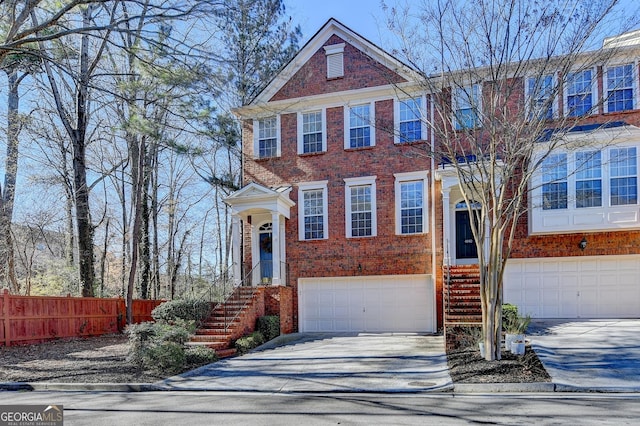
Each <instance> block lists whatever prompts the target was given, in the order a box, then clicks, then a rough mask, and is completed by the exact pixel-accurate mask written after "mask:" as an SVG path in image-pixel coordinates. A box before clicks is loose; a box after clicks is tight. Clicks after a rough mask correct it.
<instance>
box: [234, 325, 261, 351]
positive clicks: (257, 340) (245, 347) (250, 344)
mask: <svg viewBox="0 0 640 426" xmlns="http://www.w3.org/2000/svg"><path fill="white" fill-rule="evenodd" d="M263 343H264V336H263V335H262V333H260V332H259V331H254V332H253V333H251V334H249V335H248V336H244V337H241V338H239V339H238V340H236V350H237V351H238V354H239V355H244V354H246V353H247V352H249V351H250V350H251V349H253V348H257V347H258V346H260V345H262V344H263Z"/></svg>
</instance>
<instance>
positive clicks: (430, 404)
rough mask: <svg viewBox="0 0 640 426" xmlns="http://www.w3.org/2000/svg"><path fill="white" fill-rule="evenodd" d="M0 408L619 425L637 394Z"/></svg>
mask: <svg viewBox="0 0 640 426" xmlns="http://www.w3.org/2000/svg"><path fill="white" fill-rule="evenodd" d="M0 404H1V405H5V404H62V405H63V406H64V420H65V422H64V424H65V425H91V426H102V425H105V426H106V425H108V426H119V425H140V426H142V425H153V426H156V425H185V426H187V425H188V426H196V425H217V424H224V425H243V426H245V425H252V426H254V425H255V426H259V425H296V426H299V425H305V426H306V425H357V424H362V425H372V424H376V425H416V424H438V425H441V424H444V425H458V424H475V423H481V424H508V425H519V424H523V425H525V424H526V425H529V424H541V425H554V424H560V425H568V424H580V425H591V424H593V425H595V424H597V425H607V424H610V425H624V424H637V423H638V421H639V420H638V419H640V395H639V394H603V395H601V394H572V393H567V394H558V393H541V394H491V395H474V394H466V395H464V394H451V393H448V394H447V393H442V394H395V395H394V394H391V395H390V394H362V393H353V394H331V393H327V394H287V393H284V394H273V393H239V392H236V393H234V392H140V393H105V392H0Z"/></svg>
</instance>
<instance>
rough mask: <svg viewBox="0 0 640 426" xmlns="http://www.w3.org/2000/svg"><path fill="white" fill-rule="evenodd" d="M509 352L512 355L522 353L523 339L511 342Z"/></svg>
mask: <svg viewBox="0 0 640 426" xmlns="http://www.w3.org/2000/svg"><path fill="white" fill-rule="evenodd" d="M511 352H512V353H513V354H514V355H524V341H515V342H512V343H511Z"/></svg>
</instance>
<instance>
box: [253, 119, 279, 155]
mask: <svg viewBox="0 0 640 426" xmlns="http://www.w3.org/2000/svg"><path fill="white" fill-rule="evenodd" d="M253 129H254V133H253V152H254V155H255V157H256V158H271V157H278V156H280V117H279V116H274V117H267V118H263V119H260V120H254V122H253Z"/></svg>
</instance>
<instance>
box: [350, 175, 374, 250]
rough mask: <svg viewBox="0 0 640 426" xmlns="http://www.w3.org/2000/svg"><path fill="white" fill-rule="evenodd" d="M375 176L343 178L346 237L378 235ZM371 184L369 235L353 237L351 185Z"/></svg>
mask: <svg viewBox="0 0 640 426" xmlns="http://www.w3.org/2000/svg"><path fill="white" fill-rule="evenodd" d="M376 177H377V176H363V177H357V178H345V179H344V183H345V189H344V201H345V205H344V211H345V225H346V226H345V228H346V231H345V234H346V237H347V238H371V237H376V236H377V235H378V220H377V216H378V212H377V203H376ZM363 185H371V235H367V236H362V237H360V236H358V237H354V236H352V235H351V187H354V186H363Z"/></svg>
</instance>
